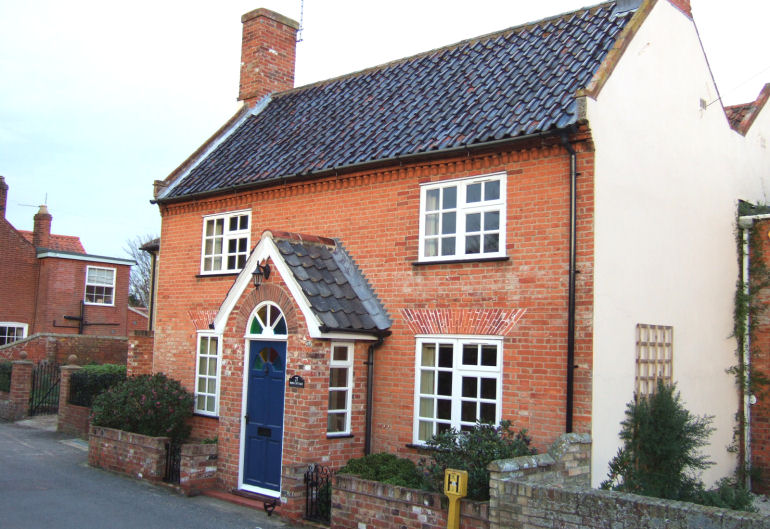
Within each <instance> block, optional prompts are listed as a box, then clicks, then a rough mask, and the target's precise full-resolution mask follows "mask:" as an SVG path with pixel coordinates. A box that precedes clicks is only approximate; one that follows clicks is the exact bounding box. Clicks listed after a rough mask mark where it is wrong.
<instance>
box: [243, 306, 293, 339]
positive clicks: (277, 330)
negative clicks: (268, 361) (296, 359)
mask: <svg viewBox="0 0 770 529" xmlns="http://www.w3.org/2000/svg"><path fill="white" fill-rule="evenodd" d="M249 334H251V335H262V336H285V335H286V334H287V328H286V318H284V316H283V313H282V312H281V309H279V308H278V307H277V306H276V305H274V304H272V303H265V304H264V305H262V306H260V307H259V308H258V309H257V311H256V312H255V313H254V316H252V318H251V322H250V324H249Z"/></svg>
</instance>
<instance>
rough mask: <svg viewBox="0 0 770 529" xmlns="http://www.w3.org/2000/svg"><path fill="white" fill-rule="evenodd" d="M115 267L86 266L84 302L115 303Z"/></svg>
mask: <svg viewBox="0 0 770 529" xmlns="http://www.w3.org/2000/svg"><path fill="white" fill-rule="evenodd" d="M114 296H115V269H114V268H101V267H98V266H88V267H86V295H85V302H86V303H87V304H89V305H114V304H115V297H114Z"/></svg>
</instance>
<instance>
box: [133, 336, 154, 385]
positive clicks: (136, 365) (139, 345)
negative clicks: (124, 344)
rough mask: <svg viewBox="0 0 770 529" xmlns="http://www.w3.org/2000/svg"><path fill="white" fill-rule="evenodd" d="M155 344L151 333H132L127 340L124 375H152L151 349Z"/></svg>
mask: <svg viewBox="0 0 770 529" xmlns="http://www.w3.org/2000/svg"><path fill="white" fill-rule="evenodd" d="M154 343H155V339H154V335H153V333H152V331H134V332H133V333H132V335H131V336H130V337H129V339H128V354H127V358H126V374H127V375H128V376H134V375H151V374H152V348H153V344H154Z"/></svg>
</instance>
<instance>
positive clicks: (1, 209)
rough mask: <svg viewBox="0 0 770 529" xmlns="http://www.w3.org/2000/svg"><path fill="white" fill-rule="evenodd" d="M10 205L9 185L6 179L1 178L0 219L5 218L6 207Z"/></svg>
mask: <svg viewBox="0 0 770 529" xmlns="http://www.w3.org/2000/svg"><path fill="white" fill-rule="evenodd" d="M7 203H8V184H6V183H5V178H4V177H2V176H0V219H4V218H5V206H6V204H7Z"/></svg>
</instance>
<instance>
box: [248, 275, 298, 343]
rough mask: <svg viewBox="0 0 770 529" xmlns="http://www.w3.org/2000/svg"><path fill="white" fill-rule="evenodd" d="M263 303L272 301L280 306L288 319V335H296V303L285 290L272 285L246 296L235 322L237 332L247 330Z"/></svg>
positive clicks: (266, 285)
mask: <svg viewBox="0 0 770 529" xmlns="http://www.w3.org/2000/svg"><path fill="white" fill-rule="evenodd" d="M263 301H270V302H272V303H275V304H276V305H278V308H280V309H281V312H283V316H284V318H286V326H287V331H288V334H289V335H291V334H295V333H296V332H297V330H298V323H297V311H296V309H295V308H294V303H293V301H292V299H291V296H290V295H289V293H288V292H286V291H285V290H284V289H283V288H281V287H280V286H278V285H274V284H272V283H268V284H264V285H261V286H260V287H259V288H256V289H253V290H252V291H251V292H249V293H248V294H246V295H245V296H244V297H243V298H242V301H241V303H240V306H239V307H238V309H237V311H236V313H235V319H234V320H233V323H234V329H235V330H236V332H239V333H241V336H242V335H243V332H244V331H245V329H246V326H247V325H248V324H249V317H250V316H251V315H252V313H253V312H254V309H255V308H257V305H259V304H260V303H262V302H263Z"/></svg>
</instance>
